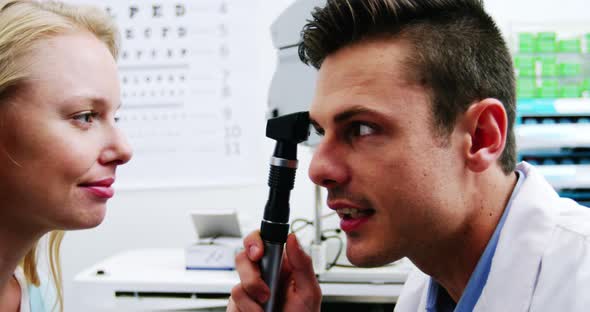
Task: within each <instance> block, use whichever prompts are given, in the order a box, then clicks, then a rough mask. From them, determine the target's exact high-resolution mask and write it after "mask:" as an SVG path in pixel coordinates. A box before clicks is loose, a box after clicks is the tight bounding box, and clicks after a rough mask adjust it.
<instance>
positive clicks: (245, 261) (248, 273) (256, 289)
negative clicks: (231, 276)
mask: <svg viewBox="0 0 590 312" xmlns="http://www.w3.org/2000/svg"><path fill="white" fill-rule="evenodd" d="M236 270H237V271H238V275H239V276H240V281H241V285H242V289H243V290H244V291H245V292H246V293H247V294H248V295H249V296H250V297H252V298H254V299H255V300H257V301H258V302H260V303H264V302H266V301H267V300H268V296H270V289H269V288H268V286H267V285H266V283H265V282H264V280H263V279H262V277H261V274H260V268H259V267H258V263H255V262H252V261H251V260H250V259H249V258H248V255H247V254H246V251H241V252H240V253H238V254H237V255H236Z"/></svg>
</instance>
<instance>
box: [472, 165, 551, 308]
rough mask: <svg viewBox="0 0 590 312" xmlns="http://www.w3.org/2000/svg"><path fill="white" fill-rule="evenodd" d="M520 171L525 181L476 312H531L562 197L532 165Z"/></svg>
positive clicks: (503, 230)
mask: <svg viewBox="0 0 590 312" xmlns="http://www.w3.org/2000/svg"><path fill="white" fill-rule="evenodd" d="M517 170H521V171H522V172H523V173H524V174H525V177H526V178H525V181H524V183H523V184H522V186H521V188H520V189H519V190H518V194H516V196H515V197H514V202H513V203H512V207H511V210H510V212H509V214H508V216H507V219H506V223H505V224H504V228H503V229H502V233H501V234H500V239H499V240H498V246H497V248H496V253H495V255H494V258H493V260H492V266H491V269H490V274H489V276H488V280H487V283H486V286H485V287H484V289H483V291H482V293H481V296H480V298H479V301H478V302H477V304H476V307H475V310H476V311H528V308H529V306H530V302H531V299H532V295H533V292H534V288H535V284H536V282H537V276H538V272H539V270H540V267H541V258H542V256H543V252H544V250H545V249H546V246H547V244H548V242H549V238H550V236H551V234H552V231H553V228H554V221H552V220H555V215H556V214H557V211H556V209H550V208H551V207H558V206H559V205H558V203H557V201H558V200H559V196H558V195H557V193H556V192H555V191H554V190H553V188H552V187H551V186H550V185H549V183H547V181H546V180H545V179H544V178H543V176H542V175H541V174H540V173H539V172H538V171H537V170H536V169H535V168H534V167H532V166H531V165H529V164H527V163H526V162H522V163H520V164H518V166H517ZM500 298H501V299H500ZM499 299H500V300H499Z"/></svg>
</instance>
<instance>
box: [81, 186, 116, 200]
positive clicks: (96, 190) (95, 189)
mask: <svg viewBox="0 0 590 312" xmlns="http://www.w3.org/2000/svg"><path fill="white" fill-rule="evenodd" d="M81 187H82V188H84V189H85V190H86V191H88V192H90V193H92V194H94V195H95V196H97V197H99V198H105V199H108V198H111V197H113V196H114V195H115V190H114V189H113V188H112V187H110V186H81Z"/></svg>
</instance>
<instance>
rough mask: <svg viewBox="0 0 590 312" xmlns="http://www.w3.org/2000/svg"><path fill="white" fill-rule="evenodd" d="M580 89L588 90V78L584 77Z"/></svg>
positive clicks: (589, 86)
mask: <svg viewBox="0 0 590 312" xmlns="http://www.w3.org/2000/svg"><path fill="white" fill-rule="evenodd" d="M582 89H583V90H584V91H590V79H586V80H584V82H582Z"/></svg>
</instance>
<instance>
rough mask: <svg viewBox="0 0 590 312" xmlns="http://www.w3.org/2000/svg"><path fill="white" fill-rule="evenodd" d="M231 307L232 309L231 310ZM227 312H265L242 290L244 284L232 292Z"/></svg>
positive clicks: (235, 287) (237, 286)
mask: <svg viewBox="0 0 590 312" xmlns="http://www.w3.org/2000/svg"><path fill="white" fill-rule="evenodd" d="M230 306H231V309H232V310H230ZM227 311H231V312H234V311H244V312H245V311H254V312H263V310H262V307H261V306H260V305H259V304H258V303H256V301H254V300H253V299H252V298H250V297H249V296H248V294H247V293H246V292H245V291H244V289H243V288H242V284H238V285H236V286H234V288H232V290H231V296H230V304H229V305H228V307H227Z"/></svg>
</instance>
